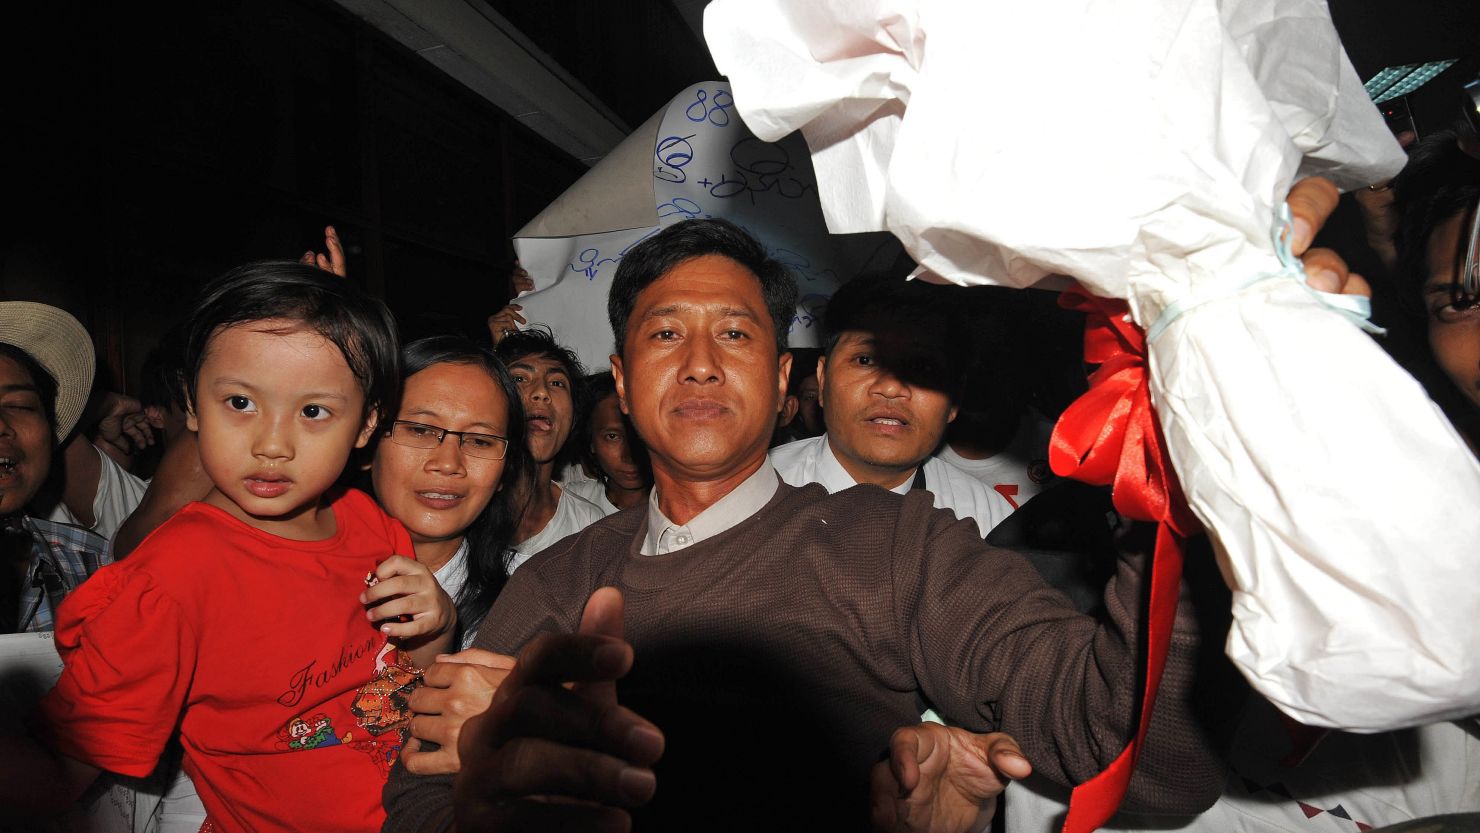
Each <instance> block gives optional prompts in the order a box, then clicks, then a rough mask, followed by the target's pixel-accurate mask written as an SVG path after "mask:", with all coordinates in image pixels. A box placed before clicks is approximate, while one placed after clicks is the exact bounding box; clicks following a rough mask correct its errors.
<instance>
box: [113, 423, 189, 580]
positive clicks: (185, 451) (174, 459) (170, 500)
mask: <svg viewBox="0 0 1480 833" xmlns="http://www.w3.org/2000/svg"><path fill="white" fill-rule="evenodd" d="M211 486H212V484H211V480H210V478H209V477H207V476H206V473H205V469H203V468H202V467H201V464H200V453H199V451H197V447H196V442H195V435H194V434H186V435H185V436H183V437H180V438H179V439H177V440H176V441H175V442H174V443H173V444H172V445H171V446H170V447H169V448H168V449H166V450H165V454H164V459H163V460H161V461H160V463H159V470H158V471H157V472H155V474H154V479H153V480H152V481H150V483H149V490H148V491H146V492H145V493H144V500H143V501H141V502H140V503H139V506H138V508H137V509H135V510H134V511H133V514H131V515H129V516H128V520H126V521H124V522H123V525H122V526H120V527H119V528H118V532H117V533H115V534H114V536H113V557H114V559H120V558H123V557H124V556H125V555H128V554H129V553H130V552H132V551H133V549H134V547H137V546H138V545H139V543H140V542H141V541H143V540H144V539H145V538H147V537H149V533H151V532H153V531H154V530H155V529H156V528H157V527H158V526H159V525H160V524H162V523H164V522H165V521H167V520H169V519H170V516H171V515H174V514H175V513H176V512H178V511H180V510H181V509H182V508H184V506H185V504H187V503H190V502H191V501H194V500H200V499H201V498H203V497H205V496H206V495H207V494H209V493H210V491H211Z"/></svg>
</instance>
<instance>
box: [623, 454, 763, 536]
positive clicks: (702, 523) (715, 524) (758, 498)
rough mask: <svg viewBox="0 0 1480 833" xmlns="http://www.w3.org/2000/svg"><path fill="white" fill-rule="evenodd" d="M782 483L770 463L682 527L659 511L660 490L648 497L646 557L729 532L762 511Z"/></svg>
mask: <svg viewBox="0 0 1480 833" xmlns="http://www.w3.org/2000/svg"><path fill="white" fill-rule="evenodd" d="M780 483H781V480H780V478H778V477H777V476H776V469H774V468H772V467H771V463H770V461H767V462H765V463H764V464H762V465H761V467H760V468H758V469H756V470H755V473H754V474H752V475H751V476H749V477H747V478H745V480H743V481H742V482H741V483H740V485H739V486H736V487H735V488H734V489H732V490H731V491H730V493H729V494H727V495H725V496H724V497H722V498H720V499H719V500H717V501H715V502H714V503H713V504H711V505H710V506H709V507H708V508H707V509H705V510H704V511H703V512H700V513H699V514H697V515H695V516H694V518H693V519H692V520H690V521H689V522H688V523H686V524H683V525H682V526H680V525H678V524H675V523H674V522H673V521H670V520H668V517H667V516H666V515H664V514H663V510H662V509H659V508H658V490H657V489H656V488H654V489H653V490H652V492H650V493H649V494H648V527H647V535H646V536H645V537H644V538H643V542H642V550H641V553H642V554H643V555H666V554H667V553H670V552H674V551H676V550H681V549H683V548H685V547H691V546H693V545H694V544H697V543H699V542H700V541H704V540H706V539H709V538H713V537H714V536H716V535H719V534H720V533H722V532H727V531H729V530H730V529H731V528H732V527H734V526H735V525H737V524H739V523H740V522H741V521H743V520H745V519H746V518H749V517H750V516H751V515H754V514H755V513H757V512H759V511H761V509H762V508H763V507H764V506H765V505H766V503H768V502H769V501H770V500H771V497H772V496H773V495H775V494H776V489H777V488H778V487H779V485H780Z"/></svg>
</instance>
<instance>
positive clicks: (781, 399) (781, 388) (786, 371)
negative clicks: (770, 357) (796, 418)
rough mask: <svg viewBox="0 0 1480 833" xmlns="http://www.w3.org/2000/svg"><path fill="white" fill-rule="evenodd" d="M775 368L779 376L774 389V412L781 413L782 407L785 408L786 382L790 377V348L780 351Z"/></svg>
mask: <svg viewBox="0 0 1480 833" xmlns="http://www.w3.org/2000/svg"><path fill="white" fill-rule="evenodd" d="M776 369H777V371H778V374H779V376H778V378H777V389H776V399H777V402H776V413H778V414H779V413H781V411H782V410H783V409H785V408H786V382H787V380H788V379H790V378H791V351H790V350H788V351H786V352H785V353H782V354H781V358H780V360H779V361H777V362H776Z"/></svg>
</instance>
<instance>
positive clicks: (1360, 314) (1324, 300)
mask: <svg viewBox="0 0 1480 833" xmlns="http://www.w3.org/2000/svg"><path fill="white" fill-rule="evenodd" d="M1293 236H1294V233H1293V231H1292V218H1291V215H1290V205H1289V203H1280V207H1279V210H1278V211H1277V212H1276V213H1275V219H1274V228H1273V229H1272V230H1271V237H1272V238H1273V240H1274V251H1275V254H1276V255H1277V256H1278V257H1279V259H1280V268H1279V269H1278V270H1276V271H1274V272H1264V273H1261V274H1258V275H1254V276H1253V277H1250V278H1243V279H1240V280H1230V281H1213V282H1212V283H1210V284H1208V285H1205V286H1203V287H1202V288H1201V289H1202V291H1200V292H1196V293H1194V294H1191V295H1188V296H1187V297H1185V298H1181V299H1179V300H1176V301H1173V302H1172V303H1170V304H1167V305H1166V307H1165V308H1163V309H1162V311H1161V315H1159V316H1157V317H1156V321H1155V323H1153V324H1152V325H1151V327H1150V328H1149V329H1147V330H1146V340H1147V341H1148V342H1149V341H1155V340H1156V337H1157V336H1159V335H1161V334H1162V332H1163V331H1165V330H1166V328H1167V327H1170V326H1172V322H1173V321H1176V320H1177V319H1178V318H1181V317H1182V316H1183V315H1185V314H1186V313H1188V312H1190V311H1191V310H1193V309H1196V308H1197V307H1200V306H1202V305H1203V304H1208V303H1212V302H1213V301H1218V300H1221V299H1223V298H1228V297H1231V296H1233V295H1237V294H1239V293H1240V292H1243V291H1244V290H1245V289H1248V288H1249V287H1251V286H1254V285H1255V284H1259V283H1263V282H1264V281H1268V280H1274V279H1276V278H1288V279H1291V280H1294V281H1295V282H1296V283H1298V284H1300V286H1301V287H1303V288H1304V289H1305V291H1306V292H1309V293H1310V294H1311V297H1313V298H1315V299H1316V300H1317V301H1319V302H1320V303H1321V305H1322V306H1324V307H1326V308H1327V309H1329V310H1331V311H1332V312H1335V313H1336V314H1337V315H1340V316H1341V317H1342V318H1345V319H1347V320H1348V321H1350V322H1352V323H1353V324H1355V325H1357V326H1358V327H1360V328H1362V329H1363V330H1365V331H1367V332H1369V333H1371V334H1373V335H1387V330H1384V329H1383V328H1381V327H1379V326H1377V325H1376V324H1373V323H1372V299H1371V298H1367V297H1364V296H1361V295H1340V294H1337V293H1335V292H1321V291H1320V290H1316V289H1312V288H1311V287H1310V284H1309V283H1308V282H1307V280H1306V275H1305V267H1304V266H1303V265H1302V264H1301V263H1300V258H1298V257H1296V256H1295V253H1294V252H1293V251H1291V249H1290V239H1291V238H1292V237H1293Z"/></svg>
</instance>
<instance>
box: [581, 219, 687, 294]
mask: <svg viewBox="0 0 1480 833" xmlns="http://www.w3.org/2000/svg"><path fill="white" fill-rule="evenodd" d="M674 202H678V200H674ZM684 202H692V201H691V200H684ZM694 207H695V208H696V209H697V208H698V206H694ZM662 230H663V229H662V227H661V226H660V227H658V228H654V229H649V230H648V233H647V234H644V235H643V236H641V237H639V238H637V239H636V240H633V241H632V242H631V243H628V244H627V245H626V246H623V247H622V250H621V251H620V252H617V255H616V257H602V256H601V249H599V248H594V247H593V248H590V249H582V250H581V253H580V254H579V255H576V259H575V260H573V261H571V262H570V263H569V264H568V266H569V267H570V271H572V272H575V273H577V274H581V275H585V276H586V280H588V281H594V280H596V277H597V276H598V275H600V274H601V267H603V266H606V265H607V264H609V263H619V262H621V260H622V258H623V257H624V256H625V255H626V254H627V252H629V251H631V250H632V247H633V246H636V245H637V244H638V243H641V242H642V241H644V240H646V239H648V238H649V237H652V236H653V235H655V234H657V233H658V232H660V231H662Z"/></svg>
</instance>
